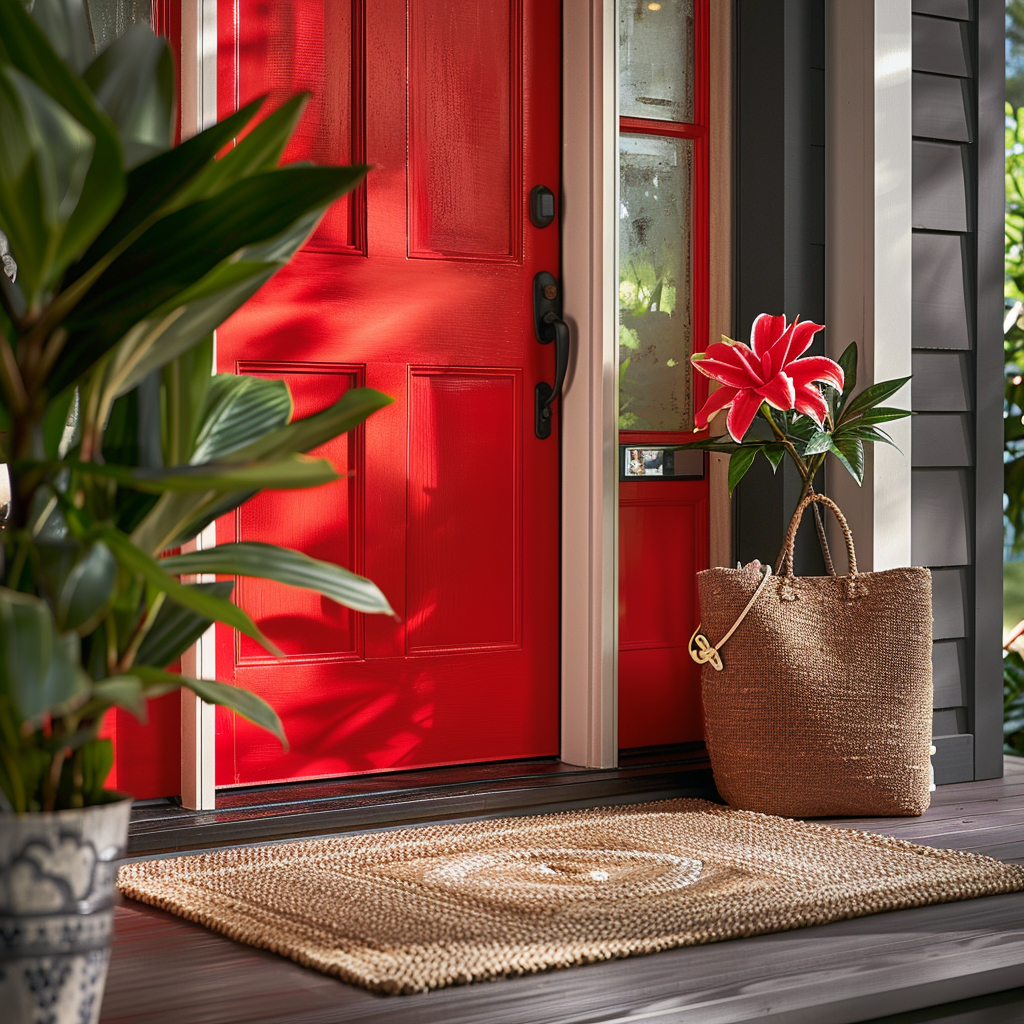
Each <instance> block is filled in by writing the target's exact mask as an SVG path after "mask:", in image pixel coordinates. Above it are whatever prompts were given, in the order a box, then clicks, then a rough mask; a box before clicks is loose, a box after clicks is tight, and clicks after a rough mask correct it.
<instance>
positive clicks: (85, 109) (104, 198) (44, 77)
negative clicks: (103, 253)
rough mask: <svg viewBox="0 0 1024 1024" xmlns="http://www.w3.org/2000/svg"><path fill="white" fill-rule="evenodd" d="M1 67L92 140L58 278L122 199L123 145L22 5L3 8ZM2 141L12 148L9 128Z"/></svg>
mask: <svg viewBox="0 0 1024 1024" xmlns="http://www.w3.org/2000/svg"><path fill="white" fill-rule="evenodd" d="M3 64H8V65H10V66H11V67H12V68H14V69H16V71H17V72H20V73H21V74H22V75H24V76H25V77H26V78H30V79H31V80H32V81H33V82H34V83H35V84H36V85H37V86H39V88H40V89H42V90H43V91H44V92H46V93H48V94H49V96H50V97H51V98H52V99H53V100H54V101H55V102H56V103H57V104H59V105H60V106H61V107H63V108H64V110H66V111H67V113H68V114H70V116H71V117H72V118H74V120H76V121H77V122H78V123H79V124H80V125H81V126H82V127H83V128H84V129H85V130H86V131H87V132H88V133H89V134H90V135H92V138H93V154H92V160H91V162H90V163H89V166H88V170H87V172H86V175H85V180H84V182H83V184H82V187H81V192H80V196H79V200H78V201H77V202H76V203H75V205H74V208H73V209H71V210H70V211H69V212H68V216H67V221H66V224H65V227H64V230H63V231H62V233H61V238H60V245H59V250H58V251H57V253H56V255H55V257H54V259H53V269H52V272H51V274H50V275H49V276H50V277H51V278H56V277H57V276H59V274H60V273H61V272H63V269H64V268H65V267H66V266H67V265H68V264H69V263H70V262H71V261H72V260H74V259H77V258H78V257H79V256H80V255H81V253H82V252H83V250H84V249H85V248H86V247H87V246H88V245H89V244H90V243H91V242H93V241H94V239H95V238H96V236H97V235H98V234H99V232H100V231H101V230H102V228H103V227H104V225H106V224H107V222H108V221H109V220H110V218H111V217H112V216H113V214H114V212H115V211H116V210H117V208H118V206H119V205H120V203H121V200H122V198H123V197H124V193H125V181H124V172H123V170H122V164H121V160H122V157H121V143H120V140H119V139H118V136H117V131H116V129H115V128H114V125H113V124H112V123H111V121H110V118H109V117H107V115H106V114H105V113H103V111H101V110H100V109H99V107H98V105H97V104H96V101H95V99H94V98H93V96H92V94H91V93H90V92H89V90H88V88H87V87H86V86H85V84H84V83H83V82H82V80H81V79H80V78H78V77H77V76H76V75H75V74H74V73H73V72H72V71H71V68H70V67H68V65H67V64H65V63H64V61H62V60H61V59H60V57H58V56H57V54H56V53H55V52H54V50H53V47H52V46H51V45H50V43H49V42H48V41H47V39H46V36H45V35H44V34H43V32H42V30H41V28H40V26H39V25H37V24H36V23H35V22H34V21H33V20H32V18H31V17H30V16H29V15H28V14H27V13H26V11H25V9H24V7H23V6H22V5H21V4H20V3H11V2H4V3H0V65H3ZM0 137H2V138H3V140H4V147H2V148H6V147H8V146H9V145H11V142H10V137H9V135H8V134H7V130H6V127H0ZM0 177H3V173H2V172H0ZM0 205H2V204H0ZM16 258H17V257H16Z"/></svg>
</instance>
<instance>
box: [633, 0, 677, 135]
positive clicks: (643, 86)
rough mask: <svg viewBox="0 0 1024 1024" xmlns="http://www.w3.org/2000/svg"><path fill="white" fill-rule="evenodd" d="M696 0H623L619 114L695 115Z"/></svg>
mask: <svg viewBox="0 0 1024 1024" xmlns="http://www.w3.org/2000/svg"><path fill="white" fill-rule="evenodd" d="M693 38H694V33H693V0H660V2H659V3H655V2H653V0H620V3H619V114H621V115H622V116H623V117H649V118H656V119H657V120H659V121H692V120H693V77H694V74H693Z"/></svg>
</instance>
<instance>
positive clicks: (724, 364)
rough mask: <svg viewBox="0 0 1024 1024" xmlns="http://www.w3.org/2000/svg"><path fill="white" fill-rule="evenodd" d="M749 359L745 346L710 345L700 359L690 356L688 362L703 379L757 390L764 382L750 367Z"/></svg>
mask: <svg viewBox="0 0 1024 1024" xmlns="http://www.w3.org/2000/svg"><path fill="white" fill-rule="evenodd" d="M738 348H743V349H745V350H746V351H745V353H743V354H740V353H739V352H737V351H736V350H737V349H738ZM750 358H752V355H750V350H749V349H747V348H746V346H745V345H743V346H740V345H723V344H721V343H719V344H716V345H711V346H710V347H709V348H708V350H707V351H706V352H705V353H704V355H703V358H701V359H698V358H697V357H696V356H692V357H691V358H690V362H691V363H692V364H693V368H694V369H695V370H699V371H700V372H701V373H703V374H704V376H705V377H710V378H712V380H717V381H719V382H720V383H722V384H727V385H728V386H729V387H731V388H757V387H760V386H761V385H762V384H763V383H764V381H763V380H762V379H761V376H760V374H758V373H756V372H755V371H754V369H753V368H752V367H751V365H750V363H749V362H748V359H750Z"/></svg>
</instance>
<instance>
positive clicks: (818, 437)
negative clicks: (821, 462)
mask: <svg viewBox="0 0 1024 1024" xmlns="http://www.w3.org/2000/svg"><path fill="white" fill-rule="evenodd" d="M831 447H832V435H831V434H830V433H829V432H828V431H827V430H816V431H815V432H814V433H813V434H811V436H810V439H809V440H808V442H807V447H806V448H804V455H820V454H821V453H822V452H827V451H828V450H829V449H830V448H831Z"/></svg>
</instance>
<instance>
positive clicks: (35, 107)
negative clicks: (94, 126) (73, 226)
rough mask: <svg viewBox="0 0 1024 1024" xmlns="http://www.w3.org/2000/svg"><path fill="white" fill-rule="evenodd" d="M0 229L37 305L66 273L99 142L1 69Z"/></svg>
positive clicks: (27, 293) (44, 97)
mask: <svg viewBox="0 0 1024 1024" xmlns="http://www.w3.org/2000/svg"><path fill="white" fill-rule="evenodd" d="M0 138H3V140H4V143H3V145H2V146H0V230H2V231H3V232H4V234H6V235H7V238H8V242H9V244H10V249H11V254H12V255H13V256H14V259H15V260H16V261H17V264H18V283H19V284H20V285H21V287H22V288H23V289H24V292H25V296H26V299H27V301H28V303H29V305H30V306H38V305H39V304H40V303H41V301H42V296H43V294H44V292H45V291H46V289H47V288H48V287H49V286H50V284H51V283H52V282H53V281H54V279H55V278H56V277H57V276H58V275H59V274H60V273H61V272H62V271H63V269H64V266H66V263H65V264H63V265H62V264H61V262H60V255H61V252H62V251H63V250H64V248H65V246H64V237H65V234H66V232H67V230H68V224H69V221H70V219H71V215H72V214H73V213H74V211H75V210H76V209H77V207H78V202H79V199H80V198H81V196H82V190H83V188H84V187H85V179H86V175H87V173H88V171H89V166H90V164H91V163H92V159H93V151H94V148H95V140H94V139H93V137H92V135H91V134H90V133H89V131H88V130H87V129H86V128H85V127H84V126H83V125H81V124H80V123H79V122H78V121H76V120H75V119H74V118H73V117H72V116H71V115H70V114H69V113H68V112H67V111H66V110H65V109H64V108H63V107H62V106H61V105H60V104H59V103H56V102H54V100H53V99H52V98H51V97H50V96H49V95H48V94H47V93H46V92H45V91H44V90H43V89H41V88H39V86H37V85H36V84H35V83H34V82H33V81H32V80H31V79H29V78H27V77H25V76H24V75H22V74H20V73H19V72H18V71H15V70H14V69H13V68H4V67H2V66H0Z"/></svg>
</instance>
